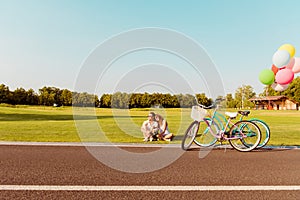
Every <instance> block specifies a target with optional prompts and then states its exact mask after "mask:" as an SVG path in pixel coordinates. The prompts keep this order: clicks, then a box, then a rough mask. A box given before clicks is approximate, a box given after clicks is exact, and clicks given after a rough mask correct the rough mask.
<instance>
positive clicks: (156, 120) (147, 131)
mask: <svg viewBox="0 0 300 200" xmlns="http://www.w3.org/2000/svg"><path fill="white" fill-rule="evenodd" d="M141 131H142V132H143V134H144V141H145V142H147V141H148V140H150V141H152V140H154V139H160V140H165V141H171V140H172V137H173V134H172V133H170V131H169V128H168V123H167V121H166V120H165V119H164V118H163V117H162V116H161V115H159V114H155V113H154V112H150V113H149V115H148V120H146V121H144V123H143V125H142V127H141Z"/></svg>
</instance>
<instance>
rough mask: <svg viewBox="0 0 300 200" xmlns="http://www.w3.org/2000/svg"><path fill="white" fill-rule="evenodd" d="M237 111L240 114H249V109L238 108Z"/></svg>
mask: <svg viewBox="0 0 300 200" xmlns="http://www.w3.org/2000/svg"><path fill="white" fill-rule="evenodd" d="M238 113H239V114H240V115H244V116H248V115H249V114H250V110H245V111H243V110H239V111H238Z"/></svg>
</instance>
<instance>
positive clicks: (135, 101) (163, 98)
mask: <svg viewBox="0 0 300 200" xmlns="http://www.w3.org/2000/svg"><path fill="white" fill-rule="evenodd" d="M277 95H285V96H287V97H289V98H290V99H292V100H294V101H296V102H300V77H297V78H295V79H294V80H293V82H292V83H291V84H290V86H289V87H288V89H287V90H285V91H282V92H278V91H275V90H273V89H272V87H270V86H268V87H265V89H264V91H263V93H261V94H259V95H258V96H260V97H263V96H277ZM255 96H256V93H255V92H254V90H253V88H252V86H250V85H243V86H241V87H239V88H237V90H236V91H235V93H234V94H227V95H226V96H225V97H218V98H222V99H225V100H226V101H224V102H223V103H224V104H226V105H225V106H226V107H227V108H253V107H254V106H255V105H254V104H253V103H252V102H251V101H249V99H250V98H252V97H255ZM195 97H196V99H197V101H198V102H199V103H201V104H203V105H205V106H209V105H211V104H212V103H213V101H214V100H213V99H211V98H208V97H206V95H205V94H204V93H201V94H196V95H195V96H194V95H191V94H176V95H171V94H161V93H153V94H149V93H132V94H129V93H124V92H116V93H114V94H103V95H102V96H101V97H100V98H99V97H98V96H97V95H95V94H88V93H86V92H82V93H79V92H72V91H70V90H68V89H59V88H56V87H46V86H45V87H43V88H41V89H39V90H38V93H36V92H35V91H34V90H33V89H29V90H25V89H23V88H17V89H16V90H14V91H10V90H9V87H8V86H6V85H4V84H1V85H0V103H7V104H13V105H17V104H19V105H44V106H53V105H56V106H72V105H73V106H86V107H94V106H95V107H102V108H122V109H125V108H149V107H153V106H158V107H164V108H186V107H191V106H193V105H195V104H196V99H195Z"/></svg>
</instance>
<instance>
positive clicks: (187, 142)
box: [181, 121, 200, 151]
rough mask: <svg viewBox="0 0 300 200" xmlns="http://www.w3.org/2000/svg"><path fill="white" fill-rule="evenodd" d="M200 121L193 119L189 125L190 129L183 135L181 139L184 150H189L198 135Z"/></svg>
mask: <svg viewBox="0 0 300 200" xmlns="http://www.w3.org/2000/svg"><path fill="white" fill-rule="evenodd" d="M199 123H200V122H198V121H193V122H192V123H191V125H190V126H189V127H188V129H187V130H186V131H185V134H184V136H183V139H182V141H181V148H182V149H183V150H185V151H186V150H188V149H189V148H190V146H191V145H192V143H193V141H194V138H195V137H196V134H197V131H198V128H199Z"/></svg>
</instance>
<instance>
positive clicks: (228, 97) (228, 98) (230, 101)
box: [226, 94, 236, 108]
mask: <svg viewBox="0 0 300 200" xmlns="http://www.w3.org/2000/svg"><path fill="white" fill-rule="evenodd" d="M226 107H227V108H236V101H235V100H234V98H233V96H232V94H227V95H226Z"/></svg>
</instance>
